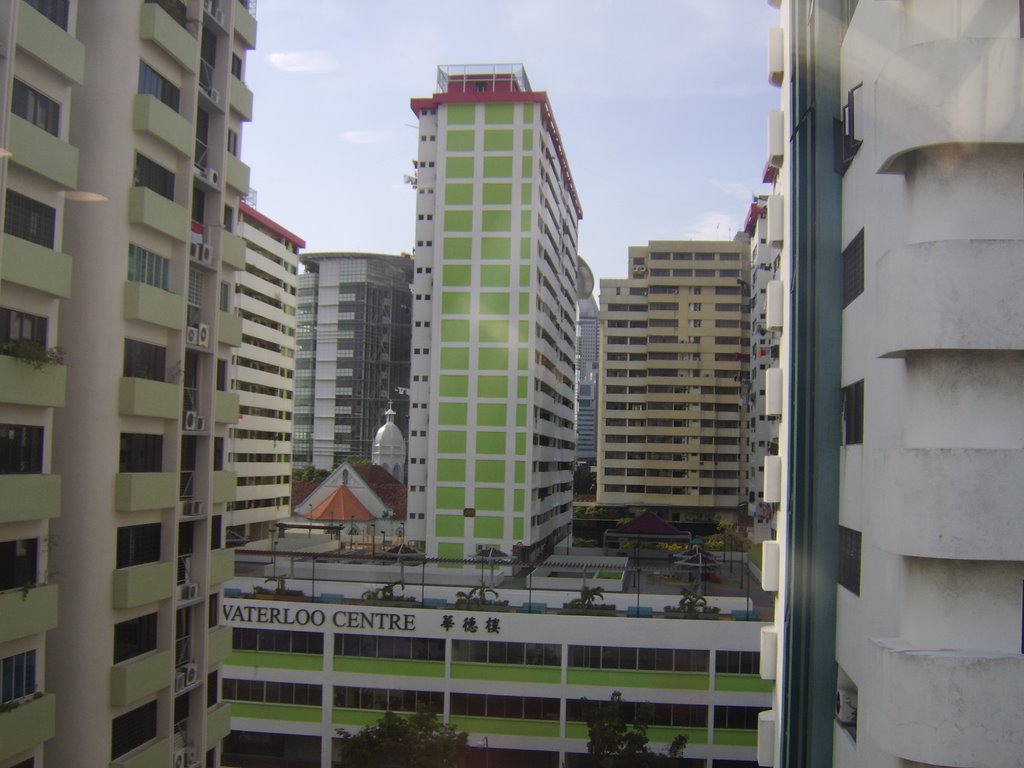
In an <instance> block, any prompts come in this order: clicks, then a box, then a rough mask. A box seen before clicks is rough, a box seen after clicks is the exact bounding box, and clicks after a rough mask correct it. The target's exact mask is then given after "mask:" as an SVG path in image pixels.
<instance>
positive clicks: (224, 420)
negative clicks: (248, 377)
mask: <svg viewBox="0 0 1024 768" xmlns="http://www.w3.org/2000/svg"><path fill="white" fill-rule="evenodd" d="M2 381H3V379H2V378H0V382H2ZM238 409H239V401H238V393H237V392H215V393H214V396H213V420H214V421H215V422H217V423H218V424H236V423H238Z"/></svg>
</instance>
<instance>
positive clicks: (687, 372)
mask: <svg viewBox="0 0 1024 768" xmlns="http://www.w3.org/2000/svg"><path fill="white" fill-rule="evenodd" d="M748 251H749V247H748V245H747V243H746V240H745V238H744V237H738V238H737V239H736V240H734V241H675V240H671V241H652V242H650V243H649V244H648V245H646V246H636V247H631V248H630V249H629V277H627V278H624V279H615V280H602V281H601V313H600V314H601V365H602V369H601V373H600V381H601V387H602V393H601V394H602V396H601V398H600V404H599V407H598V428H597V429H598V437H597V454H598V456H597V501H598V503H599V504H602V505H607V506H621V507H628V508H632V509H638V508H644V509H648V510H650V511H652V512H656V513H657V514H659V515H660V516H662V517H663V518H665V519H666V520H668V521H669V522H674V523H675V522H683V523H685V522H692V521H703V522H709V521H712V520H714V519H715V517H716V516H719V517H722V518H723V519H726V520H735V519H736V517H737V513H738V510H739V508H740V505H741V504H742V505H744V506H745V481H744V479H743V478H744V475H745V470H746V466H745V462H746V433H747V429H746V424H745V423H744V408H743V404H742V401H741V393H742V389H743V383H744V380H745V377H746V374H747V361H746V357H747V345H748V340H749V330H748V326H749V319H748V318H749V315H748V308H747V302H748V296H749V291H748V283H747V278H748V276H749V275H748V266H747V259H748V255H749V253H748Z"/></svg>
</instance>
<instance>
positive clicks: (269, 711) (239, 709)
mask: <svg viewBox="0 0 1024 768" xmlns="http://www.w3.org/2000/svg"><path fill="white" fill-rule="evenodd" d="M231 716H232V717H253V718H257V719H260V720H290V721H292V722H295V723H319V722H320V707H304V706H297V705H295V704H263V703H260V702H254V701H232V702H231Z"/></svg>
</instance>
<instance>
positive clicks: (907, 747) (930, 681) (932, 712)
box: [859, 638, 1024, 766]
mask: <svg viewBox="0 0 1024 768" xmlns="http://www.w3.org/2000/svg"><path fill="white" fill-rule="evenodd" d="M874 644H875V649H874V651H875V658H874V659H871V664H872V667H874V668H876V669H877V670H878V679H879V680H881V681H883V684H882V688H881V689H880V690H879V695H878V697H877V699H875V700H873V701H871V702H864V703H865V706H863V707H862V709H861V716H862V718H861V720H860V723H859V726H864V727H866V728H867V732H868V734H869V735H870V736H871V738H872V739H873V740H875V741H877V743H878V744H879V746H880V747H881V748H882V749H883V750H884V751H885V752H888V753H890V754H893V755H896V756H898V757H900V758H903V759H904V760H910V761H913V762H915V763H923V764H928V765H961V766H974V765H1014V764H1015V763H1016V762H1017V761H1018V760H1019V759H1020V756H1021V755H1024V730H1022V729H1021V727H1020V700H1021V699H1020V697H1021V691H1022V690H1024V657H1022V656H1021V655H1020V654H1006V655H999V654H994V653H982V652H972V651H969V650H957V651H948V650H947V651H940V650H930V649H924V648H916V647H913V646H911V645H909V644H908V643H906V642H905V641H904V640H902V639H901V638H896V639H884V640H875V641H874ZM938 681H941V683H940V684H939V685H940V688H937V687H936V685H937V682H938ZM940 689H941V690H940ZM863 697H864V690H863V689H861V698H862V699H863ZM868 703H870V704H871V705H872V706H867V704H868Z"/></svg>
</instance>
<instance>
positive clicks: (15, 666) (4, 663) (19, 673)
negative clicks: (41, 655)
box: [0, 650, 36, 704]
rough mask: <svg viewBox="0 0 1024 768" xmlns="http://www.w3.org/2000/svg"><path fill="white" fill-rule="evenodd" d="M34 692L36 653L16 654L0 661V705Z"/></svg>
mask: <svg viewBox="0 0 1024 768" xmlns="http://www.w3.org/2000/svg"><path fill="white" fill-rule="evenodd" d="M35 692H36V652H35V651H34V650H31V651H25V653H16V654H14V655H13V656H8V657H7V658H5V659H0V704H6V703H7V702H9V701H17V700H18V699H23V698H25V697H26V696H31V695H32V694H33V693H35Z"/></svg>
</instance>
